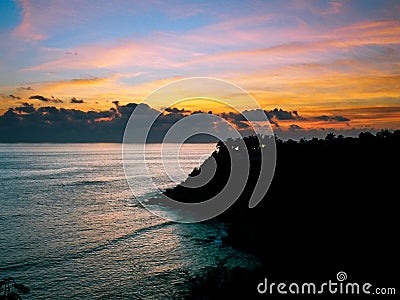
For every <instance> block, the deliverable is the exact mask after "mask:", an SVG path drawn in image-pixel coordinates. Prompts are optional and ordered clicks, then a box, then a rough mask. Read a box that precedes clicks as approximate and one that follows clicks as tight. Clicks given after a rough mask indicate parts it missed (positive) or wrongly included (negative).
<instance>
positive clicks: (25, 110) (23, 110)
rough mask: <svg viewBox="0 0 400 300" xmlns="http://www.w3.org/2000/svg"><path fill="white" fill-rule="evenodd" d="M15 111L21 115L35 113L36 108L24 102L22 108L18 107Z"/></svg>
mask: <svg viewBox="0 0 400 300" xmlns="http://www.w3.org/2000/svg"><path fill="white" fill-rule="evenodd" d="M15 111H17V112H19V113H33V112H34V111H35V108H34V107H33V105H32V104H29V103H26V102H24V103H22V105H21V106H19V107H16V108H15Z"/></svg>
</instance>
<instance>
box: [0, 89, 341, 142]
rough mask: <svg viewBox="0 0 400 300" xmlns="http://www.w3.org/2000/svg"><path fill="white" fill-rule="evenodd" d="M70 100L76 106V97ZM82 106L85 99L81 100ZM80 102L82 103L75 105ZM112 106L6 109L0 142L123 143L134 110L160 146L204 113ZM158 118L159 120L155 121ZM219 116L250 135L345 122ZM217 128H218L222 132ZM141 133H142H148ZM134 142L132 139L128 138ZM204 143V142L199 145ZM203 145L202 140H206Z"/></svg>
mask: <svg viewBox="0 0 400 300" xmlns="http://www.w3.org/2000/svg"><path fill="white" fill-rule="evenodd" d="M30 99H36V100H40V101H42V102H47V103H59V101H61V100H60V99H57V98H54V97H53V96H52V97H51V98H46V97H44V96H41V95H34V96H31V97H30ZM72 99H75V100H74V101H79V100H78V99H76V98H75V97H73V98H72ZM82 101H83V100H82ZM78 103H80V102H78ZM112 103H113V104H114V105H115V107H112V108H110V109H109V110H104V111H87V112H84V111H81V110H78V109H65V108H57V107H54V106H44V107H38V108H36V107H34V106H33V105H32V104H30V103H26V102H25V103H22V104H21V105H20V106H18V107H14V108H10V109H8V110H7V111H6V112H5V113H4V114H3V115H2V116H0V142H121V141H122V138H123V135H124V130H125V127H126V125H127V122H128V120H129V118H130V116H131V114H132V112H133V111H135V110H136V109H137V108H140V109H139V110H136V111H135V113H136V115H135V117H136V118H137V119H136V120H140V119H143V120H145V119H146V118H149V117H151V118H153V117H154V118H155V117H156V119H155V122H154V123H153V125H152V127H151V129H150V131H149V135H148V141H150V142H161V141H162V140H163V137H164V135H165V134H166V132H168V130H169V129H170V128H171V126H172V125H174V124H175V123H176V122H178V121H180V120H181V119H183V118H185V117H186V116H187V115H188V114H189V115H196V114H199V113H205V114H209V113H206V112H202V111H194V112H190V111H188V110H187V109H184V108H181V109H168V111H167V112H168V113H165V112H164V113H161V112H160V111H158V110H155V109H153V108H151V107H149V106H148V105H147V104H136V103H129V104H126V105H120V102H119V101H112ZM157 116H158V117H157ZM217 116H219V117H221V118H223V119H225V120H227V122H229V123H231V124H232V125H233V126H235V127H236V129H238V130H240V132H241V133H242V134H245V135H247V134H252V133H253V129H252V127H251V126H250V125H249V123H248V120H249V121H264V120H265V116H269V117H270V118H269V119H270V123H271V124H273V125H274V128H275V130H276V132H277V133H281V134H283V135H284V134H285V131H283V130H281V127H280V126H279V122H283V121H287V120H289V121H302V122H303V121H308V120H310V121H315V120H319V121H326V122H327V124H329V122H330V123H332V122H346V121H347V120H348V118H345V117H343V116H319V117H317V118H315V117H314V118H309V119H308V118H304V117H302V116H300V115H299V114H298V113H297V112H295V111H292V112H290V111H285V110H282V109H273V110H270V111H264V110H261V109H258V110H249V111H244V112H243V113H242V114H241V113H235V112H230V113H220V114H218V115H217ZM217 123H218V124H216V123H214V122H211V123H210V124H204V123H201V122H197V123H196V122H194V123H192V125H193V126H195V127H196V128H194V130H198V131H199V132H200V131H202V130H203V129H204V128H207V129H210V130H211V131H212V130H217V131H218V128H219V126H222V127H223V126H226V124H224V122H222V121H221V122H217ZM222 127H221V128H222ZM147 129H148V128H144V129H143V130H147ZM308 131H309V130H304V129H303V128H302V127H300V126H299V125H296V124H295V123H293V124H291V125H290V127H289V131H287V132H288V133H291V134H292V135H296V136H297V135H299V136H300V135H304V134H305V133H306V132H308ZM130 139H131V141H132V142H136V141H137V139H135V137H130ZM202 141H203V140H202ZM204 141H206V140H204Z"/></svg>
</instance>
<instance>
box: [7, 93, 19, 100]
mask: <svg viewBox="0 0 400 300" xmlns="http://www.w3.org/2000/svg"><path fill="white" fill-rule="evenodd" d="M8 97H10V98H11V99H13V100H20V99H21V97H19V96H15V95H13V94H10V95H8Z"/></svg>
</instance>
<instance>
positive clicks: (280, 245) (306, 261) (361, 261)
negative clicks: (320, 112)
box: [165, 131, 400, 295]
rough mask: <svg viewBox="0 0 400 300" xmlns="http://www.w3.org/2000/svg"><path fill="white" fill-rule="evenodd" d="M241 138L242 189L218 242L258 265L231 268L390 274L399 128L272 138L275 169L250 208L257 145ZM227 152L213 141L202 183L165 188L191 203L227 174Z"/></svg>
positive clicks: (302, 274) (297, 274) (278, 274)
mask: <svg viewBox="0 0 400 300" xmlns="http://www.w3.org/2000/svg"><path fill="white" fill-rule="evenodd" d="M247 139H248V140H247V141H246V144H247V145H251V146H252V147H251V149H253V150H252V151H251V152H250V153H249V156H250V158H251V160H250V161H251V167H250V176H249V178H248V182H247V185H246V188H245V190H244V191H243V193H242V194H241V196H240V197H239V199H238V201H237V202H236V203H235V204H234V205H233V206H232V207H230V208H229V209H228V210H227V211H226V212H225V213H223V214H222V215H221V216H220V217H219V218H220V219H221V220H223V221H225V222H226V223H228V224H229V226H228V236H227V238H226V239H225V243H227V244H229V245H231V246H233V247H235V248H238V249H240V250H243V251H245V252H250V253H252V254H254V255H256V256H257V257H258V259H259V261H260V262H261V264H262V266H261V267H260V268H259V269H258V270H257V271H254V272H252V273H251V274H252V275H249V274H248V273H246V272H245V273H243V274H246V275H243V274H242V273H240V272H237V274H242V275H238V276H245V277H246V278H247V280H248V279H249V278H253V277H252V276H255V274H257V275H258V276H260V275H261V274H264V275H262V276H267V275H269V276H270V277H274V278H276V279H290V278H298V279H301V280H313V279H315V280H317V279H319V278H330V277H332V276H334V275H335V274H336V273H337V272H338V271H340V270H344V271H346V272H347V273H348V274H351V276H352V279H353V280H357V279H359V280H362V279H364V280H365V278H372V279H375V281H376V284H378V283H381V285H383V286H385V285H386V286H390V283H391V282H394V281H395V278H392V277H391V275H390V274H394V271H395V270H394V265H395V264H394V262H395V260H396V253H398V252H399V251H398V250H399V248H398V245H397V244H396V242H395V237H396V229H395V228H397V224H396V222H397V221H396V219H397V213H396V211H397V210H396V207H397V203H396V202H398V201H397V196H396V195H397V194H398V191H397V190H398V189H397V184H398V176H397V174H398V170H399V167H400V164H399V157H398V153H400V131H395V132H393V133H392V132H388V131H381V132H379V133H377V134H376V135H372V134H370V133H362V134H360V136H359V137H358V138H344V137H341V136H339V137H335V136H333V135H328V136H327V137H326V138H325V139H324V140H321V139H312V140H309V141H305V140H301V141H299V142H295V141H292V140H289V141H285V142H284V141H280V140H276V146H277V164H276V170H275V176H274V179H273V181H272V184H271V186H270V188H269V190H268V192H267V194H266V196H265V197H264V199H263V201H261V203H260V204H259V205H258V206H257V207H255V208H253V209H249V208H248V202H249V199H250V196H251V193H252V191H253V189H254V186H255V184H256V182H257V179H258V172H259V170H260V160H259V153H260V152H259V151H261V150H260V147H259V146H258V145H257V139H256V138H254V137H253V138H252V137H250V138H247ZM227 154H228V153H227V151H226V146H225V145H223V144H222V143H219V144H218V149H217V151H215V152H214V153H213V154H212V155H213V157H214V158H215V160H216V162H217V171H216V174H215V176H214V178H213V179H212V180H211V181H210V182H209V183H208V184H207V185H206V186H204V187H202V188H198V189H189V188H186V187H184V186H177V187H175V188H173V189H170V190H167V191H166V192H165V193H166V194H167V195H168V196H170V197H172V198H175V199H176V200H178V201H188V200H189V199H190V201H193V202H200V201H205V200H207V199H209V198H210V196H213V195H215V194H217V193H218V192H219V191H220V190H221V189H222V188H223V186H224V184H225V183H226V181H227V180H228V178H229V170H230V168H229V157H227ZM206 166H207V164H205V165H203V166H202V167H201V168H203V167H206ZM201 168H200V170H194V171H193V172H192V174H191V176H195V175H197V174H198V173H200V172H201V171H202V170H201ZM189 180H190V179H189ZM249 288H250V287H249ZM244 295H248V294H246V293H244Z"/></svg>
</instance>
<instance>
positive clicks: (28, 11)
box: [13, 0, 45, 41]
mask: <svg viewBox="0 0 400 300" xmlns="http://www.w3.org/2000/svg"><path fill="white" fill-rule="evenodd" d="M19 3H20V5H21V6H22V22H21V24H20V25H19V26H18V27H17V28H16V29H15V30H14V32H13V35H14V36H16V37H22V38H23V39H24V40H27V41H32V40H33V41H37V40H43V39H45V35H43V34H41V33H38V32H36V30H35V28H34V27H33V26H32V7H31V4H30V2H29V1H28V0H19Z"/></svg>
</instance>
